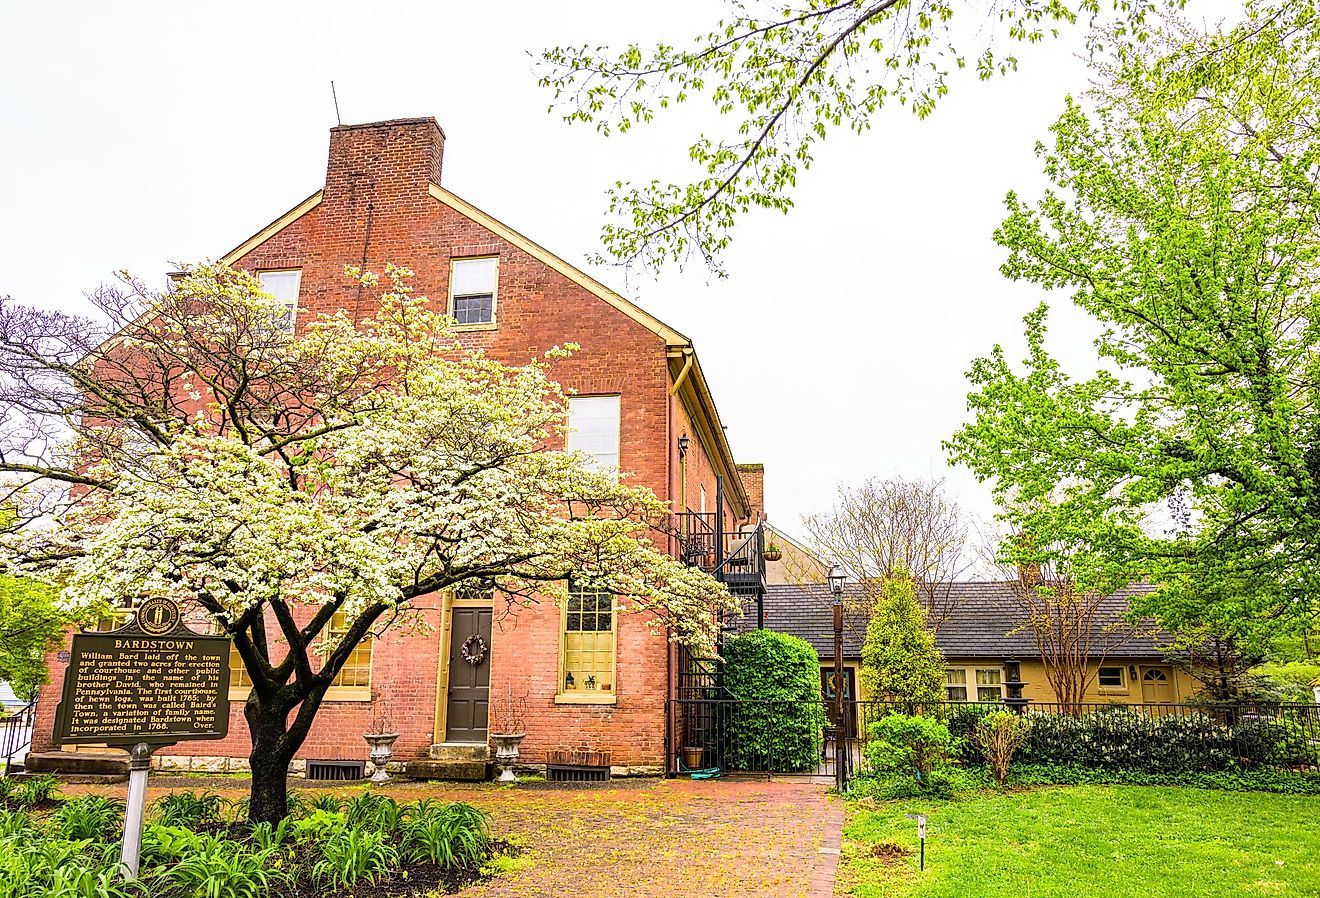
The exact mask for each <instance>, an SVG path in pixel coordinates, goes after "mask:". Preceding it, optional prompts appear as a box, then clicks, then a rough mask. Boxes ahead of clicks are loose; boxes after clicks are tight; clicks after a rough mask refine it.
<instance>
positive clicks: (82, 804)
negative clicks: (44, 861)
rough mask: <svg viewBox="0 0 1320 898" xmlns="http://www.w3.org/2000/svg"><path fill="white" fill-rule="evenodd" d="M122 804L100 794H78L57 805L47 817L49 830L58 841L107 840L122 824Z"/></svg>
mask: <svg viewBox="0 0 1320 898" xmlns="http://www.w3.org/2000/svg"><path fill="white" fill-rule="evenodd" d="M123 815H124V805H123V803H122V802H120V801H118V800H116V799H113V798H107V797H106V796H104V795H80V796H78V797H77V798H70V799H69V800H67V801H65V802H64V803H63V804H61V805H60V807H59V809H58V810H57V811H56V812H55V813H54V814H53V815H52V816H51V819H50V829H51V831H52V833H53V834H54V835H55V836H57V837H59V838H61V839H69V840H71V841H77V840H79V839H90V840H92V841H97V842H101V841H108V840H110V839H111V838H112V834H113V833H114V831H115V830H117V829H119V828H120V827H121V826H122V825H123Z"/></svg>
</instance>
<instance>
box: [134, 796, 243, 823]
mask: <svg viewBox="0 0 1320 898" xmlns="http://www.w3.org/2000/svg"><path fill="white" fill-rule="evenodd" d="M224 809H225V801H224V799H223V798H221V797H220V796H219V795H217V794H216V793H214V792H193V791H191V790H187V791H182V792H169V793H166V794H165V795H162V796H161V797H160V798H158V799H156V802H155V804H154V805H153V808H152V810H153V811H154V812H155V816H156V821H157V822H158V823H162V824H164V825H166V826H186V827H189V828H192V829H197V828H199V827H206V826H214V825H215V824H217V823H220V821H221V819H222V815H223V812H224Z"/></svg>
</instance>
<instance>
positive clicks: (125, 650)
mask: <svg viewBox="0 0 1320 898" xmlns="http://www.w3.org/2000/svg"><path fill="white" fill-rule="evenodd" d="M228 731H229V640H228V638H226V637H224V636H201V635H199V634H197V633H194V632H193V631H192V630H189V629H188V628H187V627H186V626H184V625H183V623H182V620H181V617H180V614H179V608H178V606H177V605H175V604H174V603H173V602H171V601H169V600H168V599H148V600H147V601H145V602H143V603H142V604H141V605H140V606H139V607H138V609H137V612H136V614H135V615H134V619H133V621H132V622H130V623H129V624H127V625H126V626H124V627H121V628H120V629H118V630H112V631H110V632H107V633H77V634H75V635H74V637H73V646H72V649H71V651H70V659H69V667H68V669H67V671H66V672H65V674H64V694H63V698H62V701H61V702H60V705H59V708H58V709H57V710H56V712H55V738H56V741H57V742H65V743H69V744H78V743H84V742H97V743H105V744H107V745H136V744H138V743H146V744H148V745H152V746H160V745H169V744H171V743H174V742H179V741H181V740H184V739H222V738H224V736H225V734H226V733H227V732H228Z"/></svg>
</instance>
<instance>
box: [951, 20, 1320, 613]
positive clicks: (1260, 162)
mask: <svg viewBox="0 0 1320 898" xmlns="http://www.w3.org/2000/svg"><path fill="white" fill-rule="evenodd" d="M1317 51H1320V20H1317V17H1316V15H1315V12H1314V10H1313V9H1311V8H1310V7H1298V8H1293V7H1290V6H1284V5H1269V4H1264V3H1261V4H1251V5H1250V6H1249V8H1248V12H1247V17H1246V19H1245V20H1244V21H1243V23H1242V24H1240V25H1238V26H1236V27H1234V28H1232V29H1231V30H1228V31H1226V32H1224V33H1209V34H1205V33H1198V32H1195V31H1192V30H1190V29H1183V28H1178V27H1171V28H1170V29H1169V31H1168V32H1167V33H1166V34H1165V35H1163V36H1162V37H1161V39H1159V40H1153V41H1150V42H1148V43H1147V44H1144V45H1133V46H1126V47H1120V48H1118V49H1117V50H1116V51H1115V52H1114V53H1112V54H1110V55H1108V56H1106V57H1105V58H1103V59H1102V60H1099V61H1098V62H1097V74H1098V82H1099V83H1098V86H1097V87H1096V89H1095V90H1094V91H1093V92H1092V93H1091V94H1090V95H1089V96H1087V97H1085V98H1083V99H1079V100H1070V101H1069V102H1068V104H1067V106H1066V108H1065V110H1064V112H1063V114H1062V115H1061V116H1060V118H1059V119H1058V121H1057V122H1056V123H1055V124H1054V126H1053V127H1052V129H1051V130H1052V132H1053V134H1052V140H1051V142H1050V143H1049V144H1048V145H1044V144H1043V145H1041V146H1040V148H1039V151H1038V152H1039V155H1040V157H1041V160H1042V164H1043V168H1044V171H1045V174H1046V175H1047V177H1048V178H1049V180H1050V182H1051V183H1052V185H1053V186H1052V187H1051V188H1050V189H1049V190H1047V191H1046V192H1045V193H1044V194H1043V196H1041V197H1040V198H1039V199H1037V200H1036V201H1034V202H1031V201H1029V200H1027V199H1025V198H1022V197H1019V196H1018V195H1017V194H1009V196H1008V199H1007V207H1008V216H1007V218H1006V219H1005V220H1004V222H1003V224H1002V225H1001V226H1000V228H999V230H998V232H997V234H996V239H997V240H998V241H999V243H1000V244H1001V245H1002V246H1003V247H1004V248H1005V249H1006V250H1007V255H1008V258H1007V261H1006V262H1005V264H1004V268H1003V270H1004V273H1005V274H1006V275H1008V276H1009V277H1011V278H1014V279H1019V280H1025V281H1029V282H1032V283H1035V284H1038V285H1040V286H1043V287H1045V288H1047V289H1060V290H1066V291H1068V293H1069V294H1070V295H1071V298H1072V301H1073V302H1074V304H1075V305H1077V306H1078V307H1080V308H1081V309H1082V310H1083V311H1085V312H1086V313H1087V314H1088V315H1089V316H1091V318H1092V319H1094V320H1095V321H1096V322H1097V323H1099V324H1100V326H1101V335H1100V337H1099V338H1098V339H1097V341H1096V344H1095V345H1096V348H1097V350H1098V353H1099V357H1100V358H1099V361H1100V365H1101V367H1100V370H1098V371H1097V372H1096V373H1095V374H1093V375H1092V376H1090V377H1081V378H1079V377H1075V376H1074V375H1073V374H1071V373H1070V372H1068V371H1066V370H1065V369H1064V367H1063V366H1062V365H1061V364H1060V362H1059V360H1058V359H1057V358H1056V357H1055V356H1054V355H1052V354H1051V352H1050V350H1049V348H1048V341H1047V333H1046V315H1047V311H1048V310H1047V307H1046V306H1044V305H1042V306H1040V307H1039V308H1038V309H1037V310H1036V311H1034V312H1032V313H1031V314H1030V315H1028V316H1027V318H1026V344H1027V354H1026V357H1025V359H1024V360H1023V361H1022V362H1021V363H1020V364H1014V363H1013V362H1012V361H1010V359H1009V356H1008V354H1007V353H1006V352H1005V350H1004V349H1003V348H1001V347H995V348H994V349H993V351H992V352H991V353H990V354H989V355H987V356H986V357H983V358H981V359H978V360H976V362H975V363H974V364H973V366H972V369H971V372H970V375H969V376H970V379H971V381H972V384H973V392H972V393H971V395H970V396H969V397H968V405H969V409H970V411H971V412H972V420H971V421H970V422H969V423H968V424H966V425H965V426H964V427H963V428H962V429H961V430H959V431H958V433H957V434H955V435H954V437H953V438H952V439H951V440H950V441H949V443H948V448H949V449H950V450H951V454H952V456H953V458H954V459H955V460H957V461H960V462H962V463H965V464H967V465H968V466H969V467H970V468H971V469H972V470H973V471H974V472H975V473H976V474H977V475H978V476H979V477H981V478H982V479H985V480H988V481H991V482H993V484H994V488H995V491H996V495H997V496H998V498H999V499H1000V500H1001V502H1002V503H1003V504H1004V505H1005V507H1007V508H1009V509H1010V512H1009V518H1010V520H1011V523H1012V524H1013V525H1014V526H1015V527H1016V528H1017V529H1020V530H1025V531H1027V532H1030V533H1034V534H1040V535H1043V537H1044V538H1045V539H1047V540H1061V541H1062V542H1063V543H1065V544H1067V545H1070V546H1074V547H1075V546H1083V545H1084V546H1089V547H1090V550H1089V551H1090V553H1091V555H1092V556H1093V557H1092V558H1091V560H1090V561H1089V562H1088V561H1087V560H1086V559H1077V560H1078V562H1079V564H1080V565H1081V568H1082V569H1089V570H1091V571H1092V572H1093V573H1097V574H1100V575H1101V579H1103V575H1104V573H1105V568H1106V566H1109V567H1110V568H1111V569H1112V570H1120V569H1121V570H1123V571H1126V572H1127V575H1128V576H1131V575H1133V574H1137V575H1144V576H1147V577H1150V578H1151V579H1152V580H1154V581H1155V582H1160V583H1162V584H1163V588H1162V590H1161V591H1160V593H1158V594H1152V596H1151V597H1150V598H1149V599H1148V600H1147V601H1146V603H1145V604H1146V605H1147V607H1140V606H1142V605H1143V602H1141V601H1137V602H1136V604H1137V605H1138V606H1139V607H1138V609H1137V610H1138V611H1142V612H1149V611H1152V610H1154V611H1157V612H1159V613H1161V615H1162V617H1163V618H1164V619H1165V620H1166V621H1167V623H1168V624H1169V625H1170V626H1176V627H1177V628H1179V629H1182V630H1186V629H1190V628H1194V627H1197V626H1201V625H1209V626H1211V628H1212V629H1213V630H1215V631H1217V632H1219V633H1220V634H1226V633H1227V634H1232V633H1237V634H1238V635H1244V634H1245V628H1248V627H1252V626H1258V625H1259V624H1260V623H1261V622H1262V621H1275V622H1278V626H1276V627H1274V629H1276V630H1277V629H1279V628H1280V627H1282V626H1284V625H1286V624H1297V625H1302V624H1304V623H1305V621H1306V620H1307V618H1308V617H1309V618H1311V619H1314V616H1315V615H1316V614H1317V613H1320V606H1317V604H1316V601H1315V598H1314V597H1315V596H1316V594H1317V592H1316V588H1315V587H1316V583H1317V582H1318V580H1320V567H1317V565H1316V558H1317V557H1320V556H1318V555H1317V547H1318V546H1320V416H1318V415H1317V408H1318V407H1320V406H1318V405H1317V399H1318V398H1320V368H1317V361H1316V360H1317V358H1318V357H1320V356H1318V355H1317V350H1318V349H1320V331H1317V320H1320V314H1318V311H1320V310H1317V307H1316V305H1317V297H1318V296H1320V290H1318V289H1317V287H1318V286H1320V284H1318V282H1317V281H1318V278H1320V266H1318V265H1317V262H1318V261H1320V257H1318V256H1317V247H1318V246H1320V224H1318V223H1317V222H1318V219H1317V217H1316V214H1315V210H1316V199H1317V196H1318V193H1317V190H1318V188H1320V177H1318V176H1317V172H1320V165H1318V163H1320V141H1318V140H1317V137H1316V135H1317V134H1318V133H1320V130H1318V129H1317V117H1316V112H1315V97H1316V96H1317V94H1318V93H1320V75H1318V74H1317V70H1316V68H1315V65H1314V60H1315V57H1316V53H1317ZM1152 603H1155V604H1152Z"/></svg>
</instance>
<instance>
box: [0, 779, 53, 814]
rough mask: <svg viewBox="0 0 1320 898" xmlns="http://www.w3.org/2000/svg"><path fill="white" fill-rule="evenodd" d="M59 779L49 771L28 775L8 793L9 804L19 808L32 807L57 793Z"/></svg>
mask: <svg viewBox="0 0 1320 898" xmlns="http://www.w3.org/2000/svg"><path fill="white" fill-rule="evenodd" d="M59 790H60V781H59V780H58V779H56V778H55V777H54V776H52V775H51V774H49V773H43V774H40V775H39V776H33V777H29V778H27V779H25V780H23V781H22V782H21V783H19V784H18V785H17V786H15V787H14V790H13V792H11V793H10V794H9V801H10V803H11V804H15V805H18V806H19V807H20V808H34V807H36V806H37V805H39V804H41V803H42V802H46V801H50V800H51V799H53V798H54V797H55V796H56V795H58V794H59Z"/></svg>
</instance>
